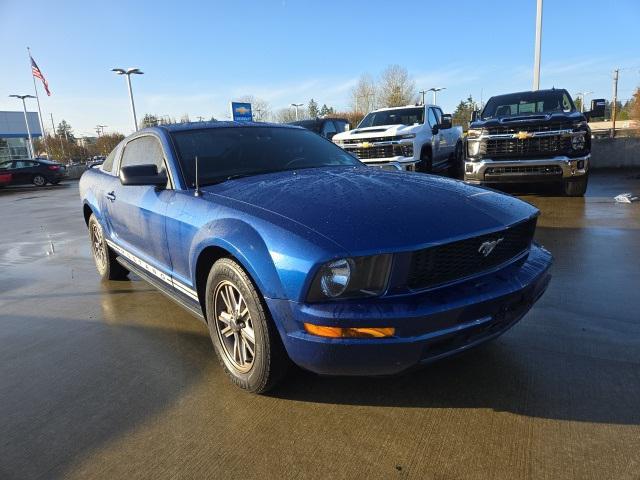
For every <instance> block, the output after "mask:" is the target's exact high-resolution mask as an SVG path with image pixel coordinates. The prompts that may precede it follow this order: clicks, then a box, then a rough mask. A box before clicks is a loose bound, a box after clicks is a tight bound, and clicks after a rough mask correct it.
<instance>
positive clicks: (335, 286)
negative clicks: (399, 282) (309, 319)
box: [307, 254, 391, 302]
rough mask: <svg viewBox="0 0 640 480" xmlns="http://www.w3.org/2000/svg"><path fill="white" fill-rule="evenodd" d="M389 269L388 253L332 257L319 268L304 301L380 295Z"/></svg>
mask: <svg viewBox="0 0 640 480" xmlns="http://www.w3.org/2000/svg"><path fill="white" fill-rule="evenodd" d="M390 268H391V255H387V254H385V255H374V256H371V257H355V258H339V259H337V260H332V261H330V262H327V263H325V264H324V265H322V266H320V268H319V269H318V272H317V273H316V275H315V277H314V279H313V282H312V283H311V288H310V289H309V294H308V295H307V300H308V301H310V302H318V301H322V300H329V299H337V298H354V297H370V296H375V295H380V294H382V293H383V292H384V290H385V288H386V286H387V279H388V277H389V271H390Z"/></svg>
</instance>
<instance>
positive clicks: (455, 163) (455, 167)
mask: <svg viewBox="0 0 640 480" xmlns="http://www.w3.org/2000/svg"><path fill="white" fill-rule="evenodd" d="M449 161H450V162H451V164H450V165H449V174H450V175H451V177H452V178H457V179H461V178H463V177H464V161H463V159H462V143H460V142H458V143H456V149H455V150H454V152H453V157H452V158H451V159H450V160H449Z"/></svg>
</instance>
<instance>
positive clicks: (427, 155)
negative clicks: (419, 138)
mask: <svg viewBox="0 0 640 480" xmlns="http://www.w3.org/2000/svg"><path fill="white" fill-rule="evenodd" d="M416 170H417V171H418V172H421V173H431V172H433V159H432V158H431V152H430V151H429V150H428V149H426V148H423V149H422V151H421V152H420V162H419V163H418V165H416Z"/></svg>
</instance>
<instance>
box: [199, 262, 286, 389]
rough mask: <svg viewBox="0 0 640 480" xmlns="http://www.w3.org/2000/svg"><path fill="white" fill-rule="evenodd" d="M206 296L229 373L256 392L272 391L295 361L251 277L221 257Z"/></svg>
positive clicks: (216, 343)
mask: <svg viewBox="0 0 640 480" xmlns="http://www.w3.org/2000/svg"><path fill="white" fill-rule="evenodd" d="M205 295H206V296H205V302H206V303H205V311H206V315H207V324H208V326H209V334H210V336H211V341H212V342H213V346H214V349H215V351H216V355H217V357H218V360H219V361H220V364H221V365H222V367H223V368H224V370H225V372H226V374H227V375H228V376H229V378H230V379H231V381H232V382H233V383H235V384H236V385H237V386H239V387H240V388H243V389H245V390H248V391H250V392H253V393H264V392H267V391H268V390H270V389H272V388H273V387H274V386H275V385H276V384H277V383H278V382H279V381H280V380H282V379H283V378H284V376H285V375H286V373H287V371H288V369H289V366H290V364H291V361H290V360H289V357H288V356H287V353H286V351H285V349H284V346H283V345H282V340H281V339H280V335H279V334H278V331H277V329H276V326H275V324H274V323H273V320H272V319H271V316H270V315H269V312H268V310H267V308H266V306H265V304H264V303H263V301H262V298H261V297H260V294H259V293H258V291H257V289H256V287H255V286H254V285H253V282H252V281H251V279H250V278H249V276H248V275H247V274H246V272H245V271H244V270H243V269H242V267H241V266H240V265H238V264H237V263H236V262H234V261H233V260H231V259H229V258H222V259H220V260H218V261H217V262H216V263H214V264H213V267H212V268H211V271H210V272H209V276H208V278H207V286H206V294H205ZM229 304H231V306H230V305H229ZM236 307H237V308H236ZM229 312H235V313H234V314H230V313H229ZM243 312H245V313H243ZM252 336H253V352H251V348H250V346H251V337H252Z"/></svg>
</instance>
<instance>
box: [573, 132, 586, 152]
mask: <svg viewBox="0 0 640 480" xmlns="http://www.w3.org/2000/svg"><path fill="white" fill-rule="evenodd" d="M571 147H572V148H573V149H574V150H582V149H583V148H584V133H580V134H577V135H576V134H574V135H573V136H572V137H571Z"/></svg>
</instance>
